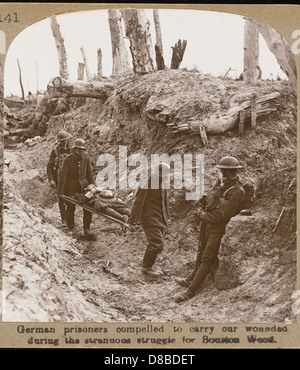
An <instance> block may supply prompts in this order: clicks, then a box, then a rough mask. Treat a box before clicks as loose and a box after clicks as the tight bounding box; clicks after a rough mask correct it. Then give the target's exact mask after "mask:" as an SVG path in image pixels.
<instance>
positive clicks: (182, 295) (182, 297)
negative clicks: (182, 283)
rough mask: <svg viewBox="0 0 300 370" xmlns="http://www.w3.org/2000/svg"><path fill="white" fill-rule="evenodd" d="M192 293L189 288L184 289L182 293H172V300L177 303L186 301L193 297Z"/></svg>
mask: <svg viewBox="0 0 300 370" xmlns="http://www.w3.org/2000/svg"><path fill="white" fill-rule="evenodd" d="M194 295H195V294H194V293H192V292H191V291H190V290H186V291H185V292H183V293H179V294H175V295H174V301H175V302H177V303H180V302H184V301H187V300H188V299H190V298H192V297H194Z"/></svg>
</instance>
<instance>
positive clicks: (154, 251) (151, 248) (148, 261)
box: [143, 225, 165, 267]
mask: <svg viewBox="0 0 300 370" xmlns="http://www.w3.org/2000/svg"><path fill="white" fill-rule="evenodd" d="M143 229H144V233H145V235H146V239H147V241H148V245H147V248H146V251H145V254H144V258H143V267H151V266H153V265H154V263H155V260H156V257H157V255H158V254H159V253H161V252H162V250H163V248H164V229H165V227H160V226H145V225H143Z"/></svg>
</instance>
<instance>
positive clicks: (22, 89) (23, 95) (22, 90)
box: [17, 58, 25, 100]
mask: <svg viewBox="0 0 300 370" xmlns="http://www.w3.org/2000/svg"><path fill="white" fill-rule="evenodd" d="M17 64H18V68H19V82H20V87H21V92H22V100H24V99H25V94H24V87H23V82H22V70H21V66H20V63H19V59H18V58H17Z"/></svg>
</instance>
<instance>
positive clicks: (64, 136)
mask: <svg viewBox="0 0 300 370" xmlns="http://www.w3.org/2000/svg"><path fill="white" fill-rule="evenodd" d="M70 137H71V135H70V134H68V133H67V132H66V131H59V132H58V134H57V140H58V141H64V140H67V139H70Z"/></svg>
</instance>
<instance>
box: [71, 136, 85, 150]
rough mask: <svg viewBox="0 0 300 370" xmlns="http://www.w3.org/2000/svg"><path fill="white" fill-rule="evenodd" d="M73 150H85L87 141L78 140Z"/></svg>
mask: <svg viewBox="0 0 300 370" xmlns="http://www.w3.org/2000/svg"><path fill="white" fill-rule="evenodd" d="M72 148H73V149H76V148H77V149H83V150H85V141H84V140H83V139H76V140H75V142H74V145H73V147H72Z"/></svg>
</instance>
